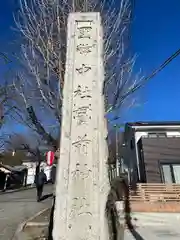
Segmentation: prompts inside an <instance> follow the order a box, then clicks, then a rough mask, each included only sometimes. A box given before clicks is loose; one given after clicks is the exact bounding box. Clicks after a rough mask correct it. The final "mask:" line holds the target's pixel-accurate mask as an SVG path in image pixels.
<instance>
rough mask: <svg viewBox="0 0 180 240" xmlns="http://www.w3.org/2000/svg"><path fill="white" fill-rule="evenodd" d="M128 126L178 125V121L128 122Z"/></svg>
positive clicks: (179, 122) (179, 124)
mask: <svg viewBox="0 0 180 240" xmlns="http://www.w3.org/2000/svg"><path fill="white" fill-rule="evenodd" d="M127 124H128V125H130V126H180V121H157V122H153V121H152V122H151V121H150V122H128V123H127Z"/></svg>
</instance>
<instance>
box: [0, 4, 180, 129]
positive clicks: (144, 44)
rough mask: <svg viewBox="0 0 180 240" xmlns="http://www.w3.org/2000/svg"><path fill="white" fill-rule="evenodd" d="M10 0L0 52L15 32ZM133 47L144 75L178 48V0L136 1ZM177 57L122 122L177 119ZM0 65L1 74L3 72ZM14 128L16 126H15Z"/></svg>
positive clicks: (2, 13) (0, 16)
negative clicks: (12, 28) (12, 27)
mask: <svg viewBox="0 0 180 240" xmlns="http://www.w3.org/2000/svg"><path fill="white" fill-rule="evenodd" d="M12 2H13V0H9V1H8V0H7V1H4V2H3V7H1V8H0V33H1V34H0V51H2V52H8V51H10V50H11V45H10V43H11V41H12V40H13V39H14V33H13V31H12V30H11V26H12V25H13V18H12V10H13V9H15V6H13V5H12ZM132 31H133V32H132V49H133V51H134V52H136V53H137V54H138V55H139V57H138V60H137V66H136V69H138V68H141V69H142V71H143V74H144V75H148V74H149V73H151V71H152V70H153V69H154V68H156V67H158V66H159V65H160V64H161V63H162V62H163V61H164V60H165V59H166V58H167V57H169V56H170V55H171V54H172V53H173V52H175V51H176V50H177V49H178V48H180V1H179V0H171V1H169V0H137V1H136V7H135V13H134V22H133V28H132ZM179 66H180V56H179V57H178V58H176V59H175V60H174V61H173V62H172V63H171V64H170V65H169V66H167V67H166V68H165V69H164V70H163V71H162V72H161V73H159V74H158V75H157V76H156V77H154V78H153V79H152V80H150V81H149V82H148V83H147V85H146V86H145V87H144V88H143V89H142V90H141V91H140V92H139V103H140V107H137V108H134V109H131V110H129V111H128V112H127V114H126V115H125V116H124V117H123V121H141V120H142V121H145V120H147V121H150V120H151V121H152V120H180V110H179V103H180V94H179V93H180V67H179ZM4 69H5V68H4V67H3V65H0V76H1V78H2V76H3V72H4ZM16 128H19V127H18V126H16Z"/></svg>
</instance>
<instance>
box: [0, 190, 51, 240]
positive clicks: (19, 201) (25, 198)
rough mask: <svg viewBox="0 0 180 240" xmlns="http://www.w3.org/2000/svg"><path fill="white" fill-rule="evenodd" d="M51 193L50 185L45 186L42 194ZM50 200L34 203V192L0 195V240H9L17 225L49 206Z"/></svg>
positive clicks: (26, 191)
mask: <svg viewBox="0 0 180 240" xmlns="http://www.w3.org/2000/svg"><path fill="white" fill-rule="evenodd" d="M49 193H52V185H46V186H45V188H44V193H43V194H49ZM51 202H52V198H49V199H46V200H44V201H43V202H40V203H37V202H36V190H35V189H29V190H25V191H20V192H14V193H7V194H2V195H0V240H10V239H11V238H12V236H13V234H14V233H15V231H16V229H17V227H18V225H19V224H20V223H21V222H23V221H25V220H26V219H28V218H30V217H31V216H33V215H34V214H36V213H37V212H38V211H41V210H42V209H44V208H46V207H48V206H51Z"/></svg>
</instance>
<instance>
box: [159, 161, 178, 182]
mask: <svg viewBox="0 0 180 240" xmlns="http://www.w3.org/2000/svg"><path fill="white" fill-rule="evenodd" d="M161 167H162V179H163V182H164V183H178V184H180V163H179V164H162V165H161Z"/></svg>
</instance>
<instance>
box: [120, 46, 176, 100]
mask: <svg viewBox="0 0 180 240" xmlns="http://www.w3.org/2000/svg"><path fill="white" fill-rule="evenodd" d="M179 55H180V48H179V49H178V50H177V51H176V52H175V53H173V54H172V55H171V56H170V57H169V58H167V59H166V60H165V61H164V62H163V63H162V64H161V65H160V66H159V67H158V68H156V69H155V70H154V71H153V72H152V73H151V74H150V75H149V76H148V77H145V78H143V79H142V81H141V82H140V83H138V84H137V85H135V87H134V88H133V89H131V90H130V91H129V92H127V93H126V94H125V95H124V96H122V98H121V101H120V104H121V103H122V102H123V100H124V99H125V98H126V97H128V95H130V94H132V93H134V92H135V91H137V90H138V89H139V88H140V87H142V86H143V85H144V84H145V83H146V82H147V81H149V80H150V79H152V78H153V77H154V76H156V75H157V74H158V73H159V72H161V71H162V70H163V69H164V68H165V67H166V66H167V65H168V64H169V63H171V62H172V61H173V60H174V59H175V58H176V57H177V56H179Z"/></svg>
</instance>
